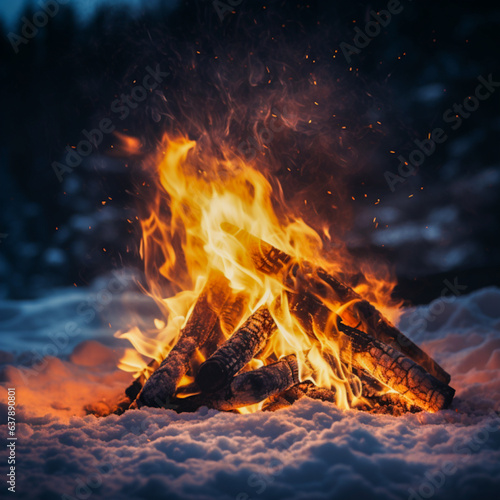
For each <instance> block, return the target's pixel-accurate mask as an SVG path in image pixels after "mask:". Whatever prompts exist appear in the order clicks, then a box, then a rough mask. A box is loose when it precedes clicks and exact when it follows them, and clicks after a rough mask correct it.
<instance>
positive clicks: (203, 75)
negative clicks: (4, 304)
mask: <svg viewBox="0 0 500 500" xmlns="http://www.w3.org/2000/svg"><path fill="white" fill-rule="evenodd" d="M233 3H237V2H233ZM401 5H402V6H403V7H404V9H403V11H402V12H401V13H400V14H398V15H394V16H393V19H392V20H391V22H390V23H389V24H388V25H387V26H386V27H384V28H382V30H381V33H380V34H379V35H378V36H376V37H374V38H373V40H372V41H371V42H370V44H369V45H368V46H367V47H366V48H364V49H363V50H362V51H361V52H360V53H359V54H355V55H353V56H352V64H348V63H347V61H346V60H345V58H344V57H343V55H342V53H341V51H340V50H339V46H340V43H341V42H347V43H350V44H352V43H353V42H352V40H353V36H354V34H355V32H354V28H355V27H356V26H358V27H360V28H361V29H362V28H363V27H364V26H365V24H366V22H367V21H369V20H370V10H371V9H375V10H380V9H385V8H386V6H387V3H386V2H384V1H380V2H372V3H367V2H336V1H332V2H327V1H324V2H321V1H314V0H312V1H308V2H306V1H301V0H296V1H275V2H269V1H268V2H262V1H259V0H243V1H242V2H241V3H240V4H239V5H236V6H234V7H232V11H231V12H229V11H228V12H225V13H224V16H223V18H222V19H221V18H220V16H219V14H218V13H217V10H216V8H215V7H214V4H213V2H211V1H202V0H198V1H183V2H181V3H180V5H179V7H178V8H176V9H175V10H173V11H172V9H171V7H169V6H167V5H165V6H162V4H161V2H160V3H159V5H158V7H155V8H154V9H149V10H147V11H144V12H142V13H140V14H139V15H132V14H131V13H130V12H129V10H128V9H127V8H126V7H123V8H116V7H115V8H113V9H109V8H101V9H100V10H98V11H96V12H95V14H94V16H93V18H92V19H91V20H90V21H88V22H85V23H84V22H82V21H81V20H80V19H79V18H78V14H77V13H76V11H74V10H73V9H72V8H71V5H65V6H61V8H60V11H59V12H58V13H57V15H55V16H54V17H53V18H52V19H50V21H49V22H48V24H47V25H46V26H44V27H43V28H40V30H39V33H38V34H37V35H36V36H35V37H33V38H32V39H30V40H29V43H27V44H23V45H20V46H19V52H18V53H17V54H16V53H15V51H14V50H13V47H12V45H11V42H10V41H9V39H8V33H9V32H12V31H14V32H15V33H21V29H22V23H21V21H20V22H19V25H18V27H17V28H16V29H14V30H12V29H7V28H6V27H0V29H1V31H2V36H1V37H0V90H1V92H0V110H1V117H2V120H1V122H0V235H1V236H0V238H1V239H0V283H1V284H0V296H1V297H10V298H29V297H33V296H36V295H39V294H40V293H43V291H44V290H47V289H49V288H53V287H60V286H71V285H72V284H77V285H78V286H81V285H85V284H88V283H90V282H91V281H92V279H94V278H95V277H96V276H99V275H101V274H103V273H106V272H108V271H109V270H111V269H115V268H120V267H123V266H132V267H137V268H140V267H141V262H140V259H139V257H138V244H139V239H140V227H139V224H138V221H137V219H136V216H137V215H138V213H139V212H138V210H139V208H138V207H140V206H141V200H143V199H144V198H147V196H148V191H147V182H148V178H147V175H146V173H145V172H144V170H143V169H142V168H141V161H142V160H143V159H144V158H145V157H147V155H148V154H149V153H151V152H152V151H154V149H155V147H156V145H157V142H158V140H159V139H160V138H161V136H162V133H163V132H164V131H165V130H171V129H174V128H175V123H176V122H179V121H182V120H183V119H185V118H186V116H189V113H194V112H196V113H200V114H204V113H207V116H208V114H212V115H213V114H214V113H215V115H216V114H217V113H216V111H214V110H217V109H218V108H217V106H220V105H221V104H220V102H219V101H220V100H219V99H218V96H219V95H220V94H221V86H222V87H224V85H233V84H234V82H235V81H236V80H239V82H240V83H239V84H238V91H237V94H236V96H235V98H237V99H240V105H244V104H245V96H246V95H247V94H248V95H250V92H252V91H253V90H252V89H255V88H257V89H259V86H260V85H264V83H261V82H260V80H256V81H255V82H252V81H250V84H248V80H249V79H250V80H251V79H252V78H253V76H252V75H253V74H254V73H253V72H252V71H251V70H252V68H251V65H250V67H249V66H248V65H247V64H246V62H247V59H246V57H248V56H247V55H246V54H248V53H249V52H250V51H253V52H255V54H256V58H257V60H258V61H259V62H258V64H255V68H260V67H265V66H267V67H269V68H270V74H271V77H270V78H271V79H272V77H273V75H272V74H273V71H275V69H274V68H278V67H279V65H280V64H281V65H282V66H287V67H288V68H292V69H291V70H290V71H292V72H293V73H294V75H295V78H296V80H297V81H300V79H301V78H303V79H304V80H307V78H308V75H310V73H311V71H313V70H312V69H311V68H313V65H316V66H314V68H315V69H314V71H316V72H317V73H318V74H320V75H326V76H325V78H324V79H323V80H324V81H332V82H336V85H338V91H337V92H336V94H335V98H333V99H332V97H330V99H329V104H330V105H331V107H332V109H334V110H337V111H338V112H336V113H335V112H334V113H333V114H335V115H336V116H335V117H334V118H330V119H329V120H328V121H325V122H324V123H322V124H321V130H319V129H315V128H314V126H311V128H310V129H308V128H307V127H305V128H304V127H303V128H301V129H300V130H299V131H296V133H297V134H301V137H303V138H305V137H307V141H306V140H305V139H304V141H305V142H304V143H305V144H308V145H309V146H311V147H312V146H314V145H315V144H316V143H315V141H320V140H324V139H325V137H334V136H336V135H338V134H339V133H341V134H342V136H343V138H344V142H343V144H344V145H345V144H349V145H350V148H351V149H349V152H348V153H345V154H344V153H343V152H342V151H341V150H340V148H341V146H339V145H338V144H337V145H336V147H337V149H338V150H337V151H336V154H335V156H334V157H333V159H332V161H331V162H327V161H325V162H323V163H321V164H320V165H316V166H312V165H309V164H308V163H307V160H305V159H304V156H301V157H295V158H290V162H291V164H293V168H291V169H290V170H287V169H285V168H278V169H277V171H276V175H277V176H278V178H279V179H280V181H281V182H282V184H283V186H284V190H285V194H286V195H287V196H289V197H290V198H293V196H294V192H296V191H297V190H301V189H302V188H303V187H305V186H309V185H313V184H314V183H315V182H316V181H318V180H320V181H323V180H326V179H328V180H329V181H328V182H334V181H335V179H336V178H338V179H341V186H340V187H338V188H337V191H336V195H337V196H338V202H339V203H343V204H349V217H350V219H349V220H350V223H349V227H348V229H347V231H346V232H345V234H344V237H345V241H346V242H347V244H348V247H349V248H350V249H351V251H352V252H353V253H354V254H359V255H360V256H363V257H366V256H368V255H373V256H376V257H377V258H380V259H383V260H385V261H388V262H390V263H391V264H393V265H394V267H395V270H396V273H397V275H398V278H399V281H400V283H401V286H400V288H399V290H398V292H399V293H400V294H401V295H402V296H403V297H404V298H406V299H410V300H412V301H414V302H420V301H428V300H430V299H432V298H433V297H435V296H437V295H439V293H440V291H441V289H442V288H443V285H442V282H443V279H445V278H446V279H449V280H450V281H453V279H455V278H457V279H458V281H459V283H460V284H465V285H467V286H468V291H472V290H473V289H475V288H479V287H484V286H488V285H492V284H496V285H499V284H500V236H499V224H498V222H499V215H498V214H499V213H500V197H499V195H498V193H499V190H500V161H499V145H500V142H499V134H500V114H499V111H500V89H498V90H497V91H496V92H494V93H493V94H492V96H491V97H490V98H489V99H488V100H486V101H483V102H481V104H480V106H479V108H478V109H477V111H474V112H473V113H471V116H470V117H469V118H468V119H466V120H464V121H463V124H462V125H461V126H460V127H459V128H458V129H457V130H455V131H450V127H449V125H446V124H445V123H444V122H443V119H442V116H443V113H444V112H445V111H446V110H447V109H448V108H451V107H452V106H453V104H454V103H460V104H461V103H463V101H464V99H465V98H467V96H469V95H473V92H474V89H475V87H476V86H477V84H478V81H477V78H478V77H479V76H480V75H482V76H483V77H485V78H487V77H488V75H489V74H492V75H493V80H495V81H500V71H499V69H500V68H499V64H498V61H499V51H498V47H499V46H500V43H499V42H500V37H499V35H498V32H499V28H500V7H499V6H498V5H496V4H495V3H494V2H484V3H481V2H474V3H471V2H439V1H437V2H409V1H405V0H402V1H401ZM36 10H37V9H36V8H35V9H32V10H28V11H27V12H25V13H24V15H25V16H26V17H27V18H28V19H32V18H33V15H34V13H35V12H36ZM306 55H307V58H306V57H305V56H306ZM193 61H197V62H196V64H193ZM214 61H215V62H214ZM313 61H314V62H313ZM158 64H160V65H161V67H162V69H163V70H164V71H168V73H169V75H168V77H166V78H165V81H164V82H162V84H161V85H160V87H159V88H158V89H157V91H155V92H152V93H151V95H150V96H148V98H147V100H146V101H145V102H144V103H141V104H140V105H138V106H137V108H136V109H132V110H131V113H130V115H129V116H128V117H127V118H125V119H124V120H117V119H116V114H113V111H112V110H111V105H112V103H113V102H114V101H115V100H116V99H117V98H118V97H119V96H120V95H121V94H122V93H125V94H128V93H130V91H131V89H132V87H133V86H134V81H136V80H140V79H141V78H142V77H143V75H144V74H145V68H146V67H147V66H148V65H149V66H151V67H153V68H154V67H156V65H158ZM215 64H219V65H220V66H216V65H215ZM218 67H219V68H220V72H219V71H218V70H217V68H218ZM276 73H279V70H278V69H276ZM218 74H222V75H225V76H226V78H227V80H224V78H222V79H220V81H221V82H222V83H221V84H220V85H219V86H218V85H215V84H214V82H215V81H217V78H218V77H217V75H218ZM245 75H247V80H245ZM233 77H234V80H233V81H231V79H232V78H233ZM278 80H279V79H278V78H277V81H276V83H274V81H273V83H272V84H271V85H275V86H276V88H277V87H278V86H279V84H280V82H279V81H278ZM265 83H266V84H267V81H266V82H265ZM190 94H192V95H193V104H190V105H189V109H187V108H186V106H188V105H187V104H186V102H185V100H186V99H187V100H189V95H190ZM249 99H251V95H250V97H249ZM222 101H223V102H226V101H224V99H222ZM183 106H184V108H183ZM209 111H210V113H209ZM106 117H108V118H111V119H113V122H114V123H115V124H116V125H117V130H118V131H119V132H123V133H125V134H127V135H131V136H134V137H138V138H139V139H140V142H141V143H142V149H141V153H140V154H133V155H132V154H129V155H127V154H126V151H125V150H124V148H123V147H122V146H123V145H122V146H120V144H121V143H120V140H119V138H117V137H116V136H115V135H113V134H109V135H106V136H105V137H104V139H103V141H102V143H101V144H100V145H99V147H97V148H96V149H95V151H94V152H93V153H92V154H91V155H89V156H88V157H86V158H85V159H84V160H83V161H82V163H81V164H80V165H78V166H77V167H76V168H74V171H73V172H71V173H68V174H66V175H64V179H63V181H62V182H59V180H58V178H57V176H56V174H55V173H54V171H53V168H52V164H53V162H54V161H58V162H63V161H64V158H65V155H66V151H65V148H66V146H67V145H75V144H77V143H78V141H80V140H81V139H82V138H83V136H82V131H83V130H84V129H86V130H91V129H92V128H95V127H96V126H98V124H99V122H100V121H101V120H102V119H103V118H106ZM248 118H249V120H250V116H249V117H248ZM376 122H380V124H381V125H380V126H379V127H378V128H377V126H375V127H374V128H373V127H372V128H370V127H369V126H368V125H369V124H375V123H376ZM207 123H208V122H207ZM342 127H345V128H344V129H342ZM435 127H442V128H445V129H446V130H447V131H448V132H449V134H448V135H449V137H448V139H447V140H446V142H444V143H443V144H441V145H438V146H437V148H436V151H435V153H434V154H432V155H431V156H430V157H429V158H427V159H426V160H425V163H424V164H423V165H422V166H421V167H420V168H419V171H418V173H417V175H415V176H410V177H409V178H408V180H407V181H406V182H405V183H404V184H401V185H398V186H397V189H396V190H395V191H394V192H391V190H390V189H389V187H388V184H387V182H386V179H385V178H384V173H385V172H386V171H388V170H390V171H392V172H396V171H397V167H398V164H399V162H398V160H397V156H398V155H399V154H403V155H405V156H407V155H408V154H409V153H410V152H411V151H412V150H413V149H414V148H415V145H414V143H413V141H414V140H415V139H418V140H422V139H424V138H425V137H426V136H427V134H428V133H429V132H431V131H432V130H433V129H434V128H435ZM318 130H319V131H318ZM339 131H341V132H339ZM232 133H233V135H235V144H239V143H240V141H241V140H243V139H245V138H246V137H248V136H249V134H250V135H251V134H252V126H251V123H250V121H249V122H248V123H245V119H244V118H242V119H241V120H240V121H239V122H238V126H236V127H235V129H234V130H233V132H232ZM192 134H193V138H196V137H195V135H196V131H192ZM276 140H277V141H279V140H280V139H276ZM297 140H299V139H297ZM300 140H302V139H300ZM276 144H278V142H277V143H276ZM272 147H273V146H272V145H270V149H272ZM342 147H345V146H342ZM391 151H395V153H391ZM337 153H338V154H337ZM351 153H352V154H351ZM143 183H145V185H144V186H143ZM422 187H423V189H421V188H422ZM365 194H366V196H365ZM411 195H413V196H411ZM410 196H411V197H410ZM318 198H320V197H318ZM352 198H354V200H353V199H352ZM377 199H380V200H381V201H380V203H378V204H377V205H375V201H376V200H377ZM311 205H312V206H311ZM323 205H324V203H322V202H321V201H319V200H318V203H317V206H316V207H314V203H312V204H310V205H309V206H308V207H307V208H304V212H303V213H302V214H301V215H302V216H303V217H305V218H306V220H312V219H313V218H314V210H315V208H316V209H317V208H318V207H322V206H323ZM330 205H331V204H330ZM325 206H326V205H325ZM336 213H337V212H332V216H331V217H332V222H333V223H335V217H336V215H335V214H336ZM326 215H327V216H328V214H326ZM374 217H377V221H378V223H379V225H378V227H375V224H374V223H373V219H374Z"/></svg>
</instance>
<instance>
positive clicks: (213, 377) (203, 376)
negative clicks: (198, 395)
mask: <svg viewBox="0 0 500 500" xmlns="http://www.w3.org/2000/svg"><path fill="white" fill-rule="evenodd" d="M227 380H228V373H227V370H226V368H225V367H224V365H223V364H222V363H220V362H219V360H217V359H208V360H207V361H205V363H203V364H202V365H201V366H200V369H199V371H198V374H197V375H196V385H197V386H198V387H199V388H200V389H201V390H202V391H203V392H207V393H211V392H216V391H218V390H219V389H221V388H222V387H224V385H226V383H227Z"/></svg>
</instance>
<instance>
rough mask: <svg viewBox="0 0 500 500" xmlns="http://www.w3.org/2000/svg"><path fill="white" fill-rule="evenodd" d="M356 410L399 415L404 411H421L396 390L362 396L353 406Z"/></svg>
mask: <svg viewBox="0 0 500 500" xmlns="http://www.w3.org/2000/svg"><path fill="white" fill-rule="evenodd" d="M354 407H355V408H356V409H357V410H362V411H366V412H369V413H375V414H382V415H393V416H396V417H397V416H401V415H404V414H405V413H408V412H410V413H418V412H420V411H422V409H421V408H419V407H418V406H415V405H412V404H411V403H410V402H409V401H408V400H406V399H405V398H404V397H403V396H401V395H400V394H398V393H396V392H388V393H387V394H384V395H382V396H374V397H367V398H362V399H361V400H360V401H359V402H358V403H357V404H356V405H355V406H354Z"/></svg>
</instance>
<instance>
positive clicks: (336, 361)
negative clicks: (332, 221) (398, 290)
mask: <svg viewBox="0 0 500 500" xmlns="http://www.w3.org/2000/svg"><path fill="white" fill-rule="evenodd" d="M154 165H155V169H156V171H155V174H156V176H157V180H158V194H157V196H156V197H155V198H154V199H153V200H152V202H151V205H152V206H151V212H150V215H149V217H147V218H145V219H144V220H143V221H142V222H141V224H142V230H143V238H142V241H141V257H142V258H143V260H144V264H145V273H146V277H147V280H148V293H149V294H150V295H151V296H152V297H153V298H154V299H155V300H156V302H157V303H158V305H159V306H160V309H161V310H162V312H163V313H164V318H161V319H160V318H157V319H156V320H155V328H153V329H151V330H150V331H146V332H144V331H140V330H139V329H138V328H134V329H133V330H131V331H129V332H126V333H120V332H118V333H117V334H116V335H117V336H119V337H120V338H126V339H128V340H129V341H130V342H131V343H132V345H133V347H134V349H135V350H128V351H127V352H126V354H125V356H124V358H123V359H122V360H121V362H120V367H121V368H122V369H124V370H128V371H131V372H133V373H134V374H137V373H139V372H141V371H142V372H144V371H145V370H146V361H144V358H142V357H141V356H139V355H138V353H139V354H140V355H142V356H145V357H149V358H153V359H156V360H158V361H160V360H162V359H163V358H164V356H165V355H166V354H167V353H168V352H169V350H170V349H171V348H172V347H173V345H175V342H176V340H177V338H178V336H179V333H180V330H181V328H182V326H183V324H184V323H185V322H186V319H187V318H188V316H189V314H190V311H191V309H192V307H193V306H194V303H195V301H196V298H197V296H198V295H199V293H200V291H201V289H202V288H203V285H204V284H205V282H206V279H207V276H208V273H209V272H210V270H212V269H216V270H219V271H221V272H223V273H224V275H225V276H226V278H227V279H228V280H229V282H230V286H231V288H232V290H233V291H234V292H235V293H237V292H241V291H244V292H245V293H246V294H248V297H249V307H248V314H247V316H248V315H249V314H250V313H251V312H254V311H255V310H256V309H257V308H259V307H260V306H262V305H267V306H268V307H269V310H270V311H271V314H272V316H273V318H274V319H275V322H276V324H277V326H278V332H277V333H276V334H275V335H274V336H272V337H271V340H270V341H269V343H268V345H267V346H266V348H265V350H264V352H263V353H260V356H259V358H260V359H259V360H253V361H252V367H253V368H257V367H259V366H262V365H263V364H268V363H270V362H272V361H276V359H279V358H280V357H282V356H286V355H289V354H296V356H297V359H298V362H299V375H300V379H301V381H304V380H307V379H309V380H312V381H313V382H314V383H315V384H316V385H318V386H320V387H326V388H334V389H335V390H336V394H337V404H338V405H339V406H340V407H342V408H348V407H349V405H350V404H351V403H352V401H353V398H354V399H355V398H356V397H358V396H359V390H356V389H354V390H353V386H354V387H357V386H359V380H358V381H357V382H356V381H354V382H353V377H352V376H351V370H350V367H348V366H345V364H343V363H342V362H341V361H340V357H339V344H338V342H337V341H336V340H335V338H336V337H338V332H336V327H335V325H332V327H331V328H328V330H329V331H315V332H314V333H315V337H314V338H313V337H312V336H311V335H308V334H307V333H306V332H305V331H304V329H303V328H302V327H301V326H300V325H299V323H298V322H297V320H296V319H295V318H294V317H293V315H292V314H291V313H290V310H289V307H288V298H287V295H286V293H285V292H286V290H285V286H284V285H283V283H282V281H281V280H279V279H277V278H276V277H273V276H266V275H264V274H263V273H262V272H260V271H258V270H257V269H256V268H255V264H254V262H253V261H252V259H251V256H250V255H249V252H248V249H247V248H246V247H245V245H244V244H243V243H242V242H241V241H240V240H239V239H238V238H237V237H235V236H234V235H233V234H230V233H229V232H227V231H224V230H223V227H224V225H227V224H228V223H229V224H233V225H234V226H237V227H238V228H241V229H244V230H246V231H247V232H248V233H251V234H252V235H254V236H255V237H257V238H260V239H261V240H264V241H265V242H267V243H269V244H271V245H273V246H275V247H277V248H278V249H280V250H282V251H284V252H286V253H287V254H289V255H290V256H291V257H292V258H293V259H296V260H297V261H307V262H309V263H312V264H313V265H315V266H321V267H323V268H324V269H326V270H327V271H328V272H332V273H337V272H340V271H341V270H342V269H343V266H344V265H345V263H346V262H345V257H341V256H340V253H339V256H338V259H328V260H327V259H325V258H323V257H322V255H324V254H325V255H326V252H325V251H324V248H323V240H322V238H321V236H320V234H319V233H318V232H316V231H315V230H314V229H313V228H312V227H310V226H309V225H308V224H306V222H305V221H304V220H302V219H301V218H300V217H294V216H293V214H292V210H291V209H290V208H289V207H287V204H286V202H285V200H284V195H283V192H282V190H281V187H280V185H279V184H278V183H277V182H276V180H275V179H272V178H268V177H266V175H264V174H263V173H262V172H261V171H260V170H258V169H257V168H255V166H254V165H250V164H248V163H246V162H245V161H243V160H242V159H241V158H239V157H238V156H236V155H231V152H230V151H226V152H225V154H224V156H223V157H220V155H219V156H217V155H215V154H212V152H211V151H210V148H208V147H203V146H202V145H201V144H197V143H196V142H195V141H192V140H189V139H188V138H186V137H184V136H176V137H169V136H166V137H165V139H164V142H163V144H162V147H161V148H160V153H159V155H158V157H157V158H156V159H155V161H154ZM278 214H280V215H278ZM321 232H322V233H323V235H324V236H325V237H326V239H327V240H328V241H329V240H330V239H331V236H330V232H329V230H328V229H325V228H322V229H321ZM363 271H364V273H363V274H364V278H365V279H364V280H363V282H362V283H361V284H360V285H358V286H357V287H354V288H355V290H356V291H357V292H358V293H359V294H360V295H361V296H362V297H366V298H368V299H369V300H370V301H371V302H372V303H373V304H374V305H376V306H379V307H380V306H383V307H382V309H383V310H384V312H385V313H389V316H391V314H390V313H391V312H392V311H388V310H387V308H386V307H385V306H384V304H387V303H388V297H389V296H390V292H391V291H392V286H393V284H392V283H391V282H390V280H387V279H380V278H377V277H376V276H374V275H373V273H370V272H369V271H368V270H363ZM328 307H329V308H330V310H332V311H342V310H345V305H342V304H331V303H330V304H328ZM244 319H246V318H244ZM353 322H354V320H353ZM353 326H355V323H354V325H353ZM197 362H198V363H199V361H197ZM145 376H146V377H147V376H149V373H147V370H146V372H145ZM189 381H192V378H189V377H188V378H186V380H183V381H182V385H184V384H185V383H186V384H187V383H188V382H189ZM260 407H261V405H253V406H252V407H247V408H245V409H243V410H242V411H243V412H249V411H255V410H256V409H258V408H260Z"/></svg>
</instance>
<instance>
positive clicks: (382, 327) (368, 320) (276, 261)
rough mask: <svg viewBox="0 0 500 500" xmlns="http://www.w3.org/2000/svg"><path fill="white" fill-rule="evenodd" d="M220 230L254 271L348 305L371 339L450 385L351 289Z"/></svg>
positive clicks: (239, 233)
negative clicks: (240, 249)
mask: <svg viewBox="0 0 500 500" xmlns="http://www.w3.org/2000/svg"><path fill="white" fill-rule="evenodd" d="M222 229H223V230H224V231H226V232H228V233H230V234H233V235H234V236H235V237H236V238H238V240H240V241H242V242H243V243H244V244H245V246H246V247H247V248H248V251H249V254H250V256H251V258H252V261H253V262H254V265H255V267H256V268H257V269H258V270H259V271H261V272H263V273H265V274H268V275H272V276H277V277H281V279H282V280H283V282H284V283H285V284H286V285H287V286H289V287H290V288H291V289H292V290H295V291H299V292H300V291H306V292H307V293H310V294H311V295H314V296H317V297H320V298H321V299H323V300H324V301H326V302H327V303H328V302H330V301H332V302H338V303H342V304H346V303H349V302H351V304H350V305H349V306H348V310H349V312H350V313H351V315H352V316H354V317H356V318H358V319H359V320H360V321H361V322H362V324H363V325H364V326H365V328H366V330H367V331H368V332H369V333H370V334H371V335H373V336H374V337H375V338H376V339H378V340H380V341H381V342H384V343H386V344H388V345H390V346H392V347H393V348H395V349H397V350H399V351H401V352H402V353H403V354H405V355H406V356H407V357H409V358H410V359H412V360H413V361H415V362H416V363H418V364H420V365H422V366H423V367H424V368H425V369H426V370H427V371H428V372H429V373H431V374H432V375H434V377H435V378H437V379H438V380H440V381H441V382H443V383H445V384H448V383H449V382H450V380H451V377H450V375H449V374H448V373H447V372H446V371H445V370H444V369H443V368H442V367H441V366H440V365H439V364H438V363H436V361H434V360H433V359H432V358H431V357H430V356H429V355H428V354H427V353H426V352H424V351H423V350H422V349H420V347H418V346H417V345H416V344H415V343H413V342H412V341H411V340H410V339H409V338H408V337H406V336H405V335H404V334H403V333H402V332H401V331H399V330H398V329H397V328H396V327H395V326H394V325H392V324H391V322H390V321H389V320H388V319H386V318H385V317H384V316H383V315H382V313H380V312H379V311H378V310H377V309H376V308H375V307H374V306H373V305H372V304H370V303H369V302H368V301H366V300H364V299H362V298H361V296H360V295H358V294H357V293H356V292H355V291H354V290H353V289H352V288H351V287H349V286H347V285H346V284H344V283H342V282H340V281H339V280H337V279H336V278H335V277H333V276H332V275H330V274H329V273H327V272H326V271H325V270H324V269H322V268H314V267H313V266H311V265H310V264H309V263H307V262H301V263H298V262H294V261H293V260H292V258H291V256H289V255H287V254H286V253H285V252H282V251H281V250H279V249H277V248H275V247H273V246H272V245H270V244H269V243H266V242H265V241H262V240H260V239H258V238H256V237H255V236H253V235H251V234H250V233H248V232H247V231H244V230H242V229H239V228H237V227H236V226H234V225H232V224H228V223H224V224H222Z"/></svg>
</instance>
